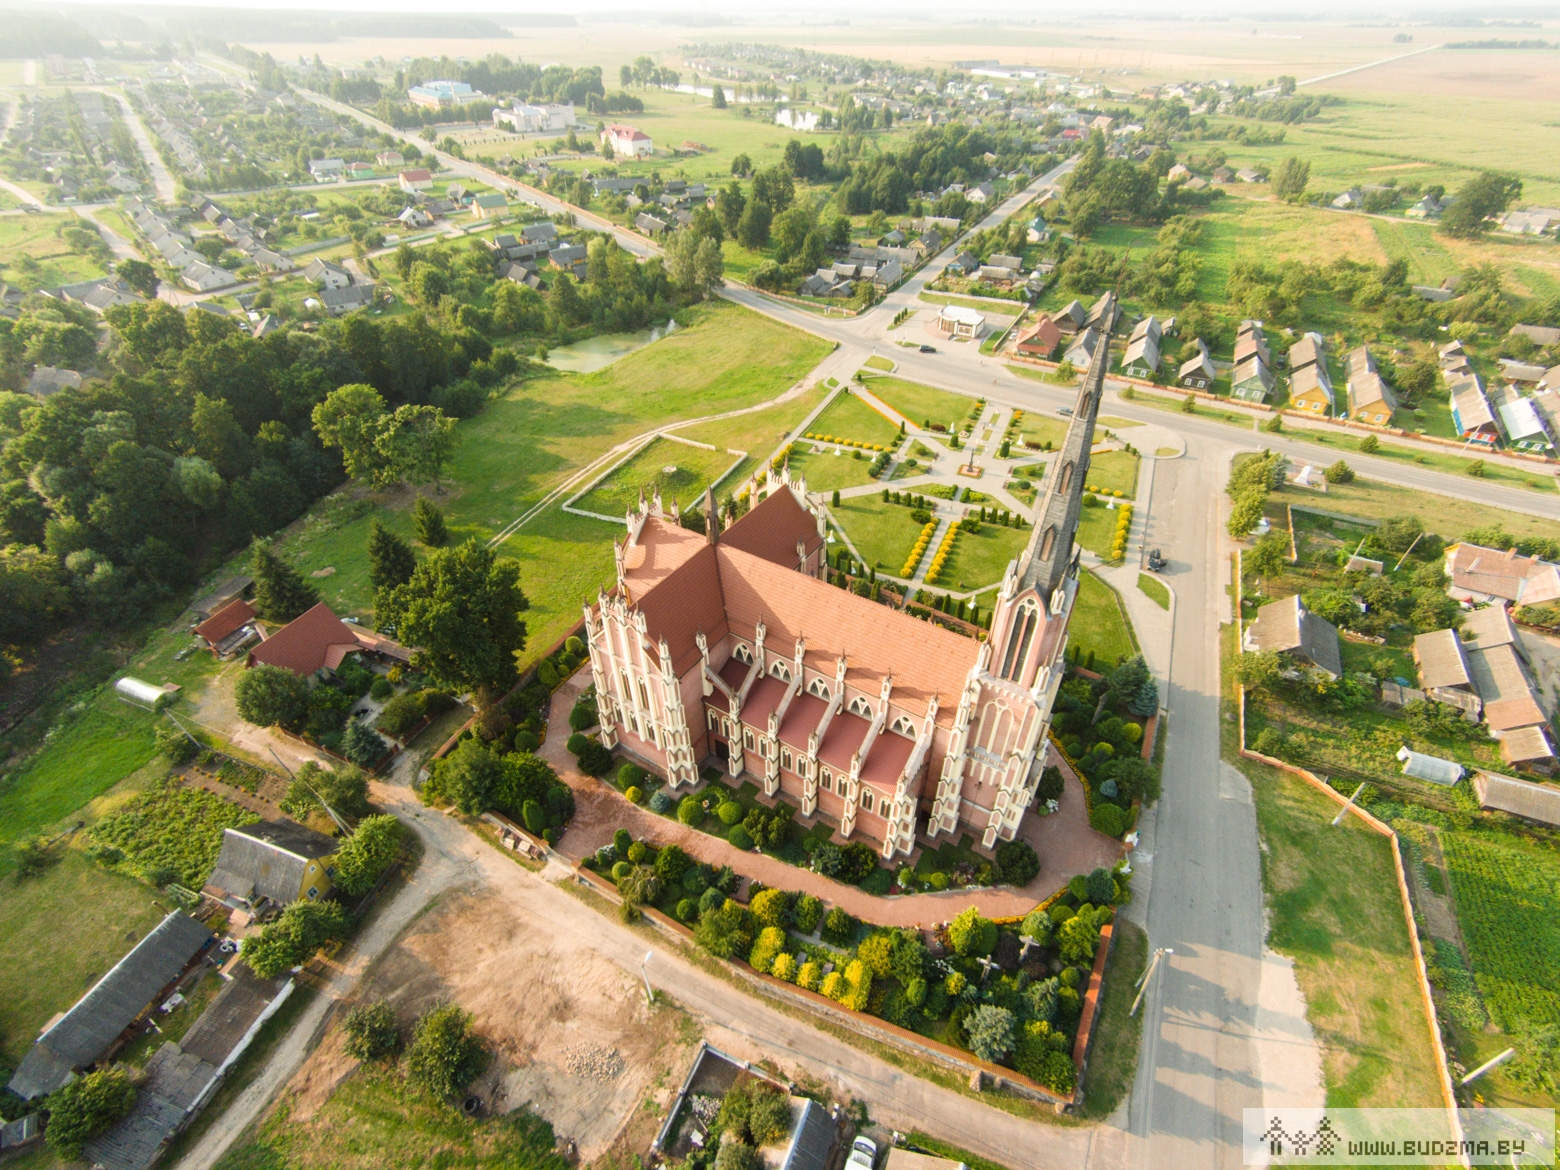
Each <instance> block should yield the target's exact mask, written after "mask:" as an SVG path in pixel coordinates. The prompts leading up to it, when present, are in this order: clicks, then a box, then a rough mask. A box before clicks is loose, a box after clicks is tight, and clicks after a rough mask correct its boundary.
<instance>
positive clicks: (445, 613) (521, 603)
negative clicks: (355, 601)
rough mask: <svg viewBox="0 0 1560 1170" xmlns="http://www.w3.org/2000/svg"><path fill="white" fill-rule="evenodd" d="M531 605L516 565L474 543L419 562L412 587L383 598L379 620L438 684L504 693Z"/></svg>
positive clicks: (389, 592) (399, 588)
mask: <svg viewBox="0 0 1560 1170" xmlns="http://www.w3.org/2000/svg"><path fill="white" fill-rule="evenodd" d="M529 605H530V603H529V602H528V601H527V600H526V596H525V593H524V592H523V591H522V590H521V588H520V565H519V563H518V562H517V561H514V560H512V559H510V558H507V557H504V558H500V557H499V556H498V555H497V554H496V553H494V551H493V550H492V549H490V548H485V547H484V546H483V545H482V543H481V542H480V541H478V540H477V539H476V538H475V537H473V538H472V539H470V540H468V541H467V542H466V543H465V544H462V545H458V546H456V547H455V548H448V549H441V550H439V551H438V552H436V553H434V554H433V555H431V556H429V557H428V558H427V559H426V560H424V561H422V563H420V564H419V565H418V566H417V570H416V571H415V572H414V573H413V574H412V579H411V580H410V581H408V582H407V583H406V584H405V585H400V586H397V587H396V588H394V589H390V590H387V591H386V592H385V593H384V594H383V595H382V596H381V599H380V602H379V614H380V617H381V620H383V621H386V622H392V623H394V624H395V626H396V629H397V631H398V637H399V638H400V639H401V641H402V642H404V643H406V644H407V645H412V646H416V647H418V649H417V651H416V652H415V653H414V655H413V658H412V661H413V664H414V665H416V666H417V667H418V668H419V669H420V670H425V671H427V672H428V675H429V677H430V678H431V679H432V680H433V682H434V683H435V684H436V685H438V686H441V687H444V688H446V689H449V690H457V691H471V690H476V689H477V688H478V687H482V686H486V687H491V688H493V689H495V690H503V689H505V688H507V687H508V686H509V685H510V684H511V683H513V682H514V679H515V673H516V670H515V652H516V651H518V650H520V649H521V648H523V647H524V646H525V634H526V630H525V622H524V621H523V620H522V619H521V617H520V615H521V613H523V612H524V611H525V610H526V609H527V608H528V606H529Z"/></svg>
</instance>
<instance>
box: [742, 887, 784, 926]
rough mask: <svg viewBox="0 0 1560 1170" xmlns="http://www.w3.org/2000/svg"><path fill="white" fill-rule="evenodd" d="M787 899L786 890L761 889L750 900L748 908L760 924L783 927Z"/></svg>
mask: <svg viewBox="0 0 1560 1170" xmlns="http://www.w3.org/2000/svg"><path fill="white" fill-rule="evenodd" d="M786 901H787V899H786V896H785V891H784V890H760V891H759V892H758V893H756V894H754V895H753V897H752V900H751V901H749V902H748V909H749V910H750V911H751V912H752V914H753V917H754V918H756V919H757V920H758V921H759V923H760V924H762V925H764V926H775V927H783V926H784V925H785V920H786Z"/></svg>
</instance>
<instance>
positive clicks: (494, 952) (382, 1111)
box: [260, 892, 688, 1167]
mask: <svg viewBox="0 0 1560 1170" xmlns="http://www.w3.org/2000/svg"><path fill="white" fill-rule="evenodd" d="M379 999H384V1000H387V1001H388V1002H389V1003H390V1005H391V1006H392V1007H393V1008H394V1010H395V1013H396V1017H397V1019H398V1020H399V1021H400V1022H401V1024H402V1025H403V1029H404V1027H405V1026H408V1025H409V1024H410V1022H411V1021H412V1020H413V1019H414V1018H416V1017H417V1016H418V1015H420V1014H421V1013H422V1012H424V1011H426V1010H427V1009H428V1008H429V1007H431V1006H432V1005H433V1004H435V1003H436V1002H438V1001H440V1000H452V1001H454V1002H456V1003H458V1004H460V1005H461V1007H463V1008H465V1009H466V1010H468V1011H470V1012H471V1013H472V1014H473V1015H474V1017H475V1021H474V1022H475V1027H476V1030H477V1032H478V1033H479V1034H480V1035H481V1037H482V1039H483V1041H484V1043H485V1044H486V1045H487V1047H488V1049H489V1050H490V1051H491V1052H492V1054H493V1061H492V1063H491V1065H490V1067H489V1068H488V1071H487V1072H485V1073H484V1074H483V1075H482V1077H481V1078H480V1079H479V1080H478V1081H477V1083H476V1084H475V1085H473V1087H472V1092H473V1093H475V1094H477V1095H479V1096H480V1097H481V1098H482V1100H483V1104H484V1109H483V1112H484V1114H485V1115H486V1116H485V1117H484V1119H483V1120H481V1121H479V1122H477V1123H475V1124H476V1126H478V1127H480V1128H482V1129H493V1130H494V1131H495V1133H494V1134H492V1135H491V1136H492V1138H493V1139H494V1140H502V1137H503V1134H502V1132H501V1126H502V1122H503V1120H504V1118H505V1115H512V1111H514V1110H519V1109H521V1108H522V1107H529V1109H530V1110H531V1111H532V1112H534V1113H536V1114H537V1115H539V1116H541V1117H542V1118H544V1119H545V1120H546V1121H548V1122H550V1123H551V1124H552V1126H553V1127H554V1129H555V1131H556V1132H557V1135H558V1137H559V1138H560V1139H561V1138H570V1139H573V1141H574V1142H575V1143H576V1144H577V1146H578V1148H579V1155H580V1160H581V1162H582V1163H589V1162H591V1161H593V1160H595V1159H596V1158H598V1157H600V1156H601V1155H602V1154H603V1153H605V1152H606V1151H607V1150H608V1148H610V1147H611V1146H612V1144H613V1141H614V1140H615V1139H616V1137H617V1135H618V1133H619V1131H620V1130H621V1129H622V1128H623V1126H624V1124H625V1123H626V1122H627V1121H628V1120H629V1119H630V1118H631V1116H632V1115H633V1114H634V1113H635V1111H636V1110H638V1109H639V1108H640V1106H641V1105H642V1104H643V1103H644V1101H645V1100H646V1097H647V1096H648V1095H650V1094H651V1093H653V1092H654V1091H656V1090H657V1088H658V1087H659V1086H661V1085H664V1084H667V1083H671V1082H675V1080H676V1074H675V1073H672V1072H671V1070H672V1069H674V1068H682V1067H686V1065H687V1061H688V1041H687V1038H686V1037H684V1036H683V1035H682V1033H681V1030H680V1021H681V1019H682V1017H681V1016H680V1015H679V1014H678V1013H674V1012H668V1011H665V1010H664V1009H657V1010H655V1011H654V1012H652V1011H651V1010H650V1009H649V1008H647V1006H646V1005H645V1001H644V991H643V989H642V988H641V987H640V986H639V985H638V983H636V982H635V981H634V979H633V978H632V977H631V976H629V975H628V974H625V973H624V972H623V971H622V970H621V969H619V968H618V967H617V966H615V965H614V964H613V963H611V962H610V961H609V960H607V959H605V958H602V957H601V956H600V955H598V954H596V953H595V952H594V951H592V950H590V949H588V948H585V947H579V946H577V945H576V944H575V943H572V942H568V941H564V940H558V939H555V938H554V937H552V936H551V935H550V934H547V933H544V932H540V931H538V930H537V929H536V928H535V924H534V922H530V921H528V920H527V919H526V916H525V914H524V912H523V910H522V909H521V908H519V907H517V906H515V905H513V904H511V903H510V902H509V901H507V900H506V899H504V898H502V897H500V896H499V895H498V894H496V893H492V892H483V893H475V894H459V895H455V896H452V897H449V898H446V899H445V900H443V901H441V902H440V903H438V904H437V905H436V906H435V907H434V908H433V909H432V910H430V911H429V912H428V913H427V914H425V915H424V916H423V917H422V918H420V919H418V920H417V922H416V924H415V925H414V926H412V927H411V928H410V930H409V931H408V932H407V933H406V934H405V935H404V936H402V938H401V939H400V940H399V941H397V943H396V944H395V945H394V946H393V947H392V948H390V950H388V951H387V952H386V953H385V955H384V956H383V957H382V958H381V959H380V960H379V961H378V962H377V963H376V964H375V966H374V967H373V968H372V969H371V970H370V972H369V974H368V975H367V977H366V978H365V980H364V983H363V985H362V988H361V991H360V995H359V1000H360V1002H365V1003H371V1002H374V1001H376V1000H379ZM342 1041H343V1037H342V1033H341V1031H340V1030H339V1029H337V1030H333V1031H332V1032H330V1033H329V1034H328V1035H327V1036H326V1037H325V1039H324V1041H323V1042H322V1043H321V1045H320V1047H319V1048H318V1049H317V1050H316V1051H315V1052H314V1054H313V1055H312V1056H311V1057H310V1058H309V1060H308V1061H307V1063H305V1064H304V1066H303V1068H302V1069H300V1070H299V1072H298V1074H297V1075H296V1076H295V1077H294V1078H293V1080H292V1082H291V1084H290V1085H289V1086H288V1089H287V1090H286V1092H285V1093H284V1094H283V1096H282V1097H281V1099H280V1101H279V1103H278V1106H277V1108H276V1109H275V1110H274V1111H273V1114H272V1116H271V1117H270V1118H269V1119H268V1120H267V1121H266V1122H265V1123H263V1124H262V1126H261V1132H260V1139H261V1141H262V1142H263V1143H264V1144H267V1145H272V1146H273V1147H275V1148H277V1149H278V1150H279V1151H280V1150H285V1151H286V1154H287V1155H288V1157H287V1162H288V1164H296V1165H298V1166H309V1167H313V1166H337V1165H341V1166H357V1165H364V1166H367V1165H369V1164H371V1163H370V1162H368V1161H364V1160H363V1156H364V1155H367V1154H371V1153H375V1152H377V1153H379V1154H380V1155H382V1157H383V1160H382V1161H380V1162H379V1163H378V1164H379V1165H392V1164H402V1165H406V1164H416V1163H415V1161H414V1158H413V1155H414V1154H415V1153H416V1152H418V1151H422V1152H423V1153H425V1154H426V1155H427V1156H429V1157H432V1156H433V1155H435V1154H436V1153H438V1143H437V1142H435V1143H434V1148H430V1149H427V1150H423V1146H424V1145H425V1144H426V1143H427V1141H428V1139H429V1138H430V1137H434V1136H436V1131H435V1130H434V1129H433V1127H432V1126H431V1125H430V1124H429V1121H428V1119H426V1118H424V1117H422V1116H421V1115H420V1109H419V1104H418V1102H417V1101H416V1100H414V1099H411V1095H409V1094H406V1093H404V1092H377V1091H375V1090H376V1083H377V1081H378V1080H380V1079H381V1078H382V1077H383V1074H379V1073H376V1072H374V1071H373V1070H366V1069H363V1068H361V1067H360V1066H359V1065H358V1063H357V1061H355V1060H353V1059H352V1058H351V1057H349V1056H347V1055H346V1053H345V1051H344V1050H343V1047H342ZM426 1111H427V1110H426V1108H425V1107H424V1108H423V1109H422V1110H421V1112H426ZM439 1112H440V1114H441V1115H442V1113H443V1112H444V1111H443V1110H442V1109H441V1110H439ZM449 1112H450V1114H451V1116H454V1111H453V1110H450V1111H449ZM518 1116H523V1115H518ZM471 1125H472V1123H469V1122H468V1123H465V1126H464V1127H457V1128H466V1127H470V1126H471ZM478 1136H480V1135H472V1134H470V1133H469V1132H468V1133H467V1134H466V1136H465V1139H464V1140H466V1141H470V1142H477V1144H478V1145H479V1146H480V1145H482V1144H484V1143H482V1142H480V1141H479V1140H478ZM364 1142H367V1143H368V1145H369V1146H370V1147H372V1149H370V1148H368V1147H365V1146H364V1145H363V1144H362V1143H364ZM480 1152H482V1153H484V1154H485V1155H487V1156H489V1157H495V1158H496V1156H497V1155H498V1154H499V1153H500V1150H499V1149H486V1150H481V1151H480ZM422 1164H426V1163H422ZM451 1164H459V1163H451ZM482 1164H484V1165H487V1164H494V1165H498V1164H504V1165H508V1164H510V1163H508V1162H507V1161H501V1160H495V1161H493V1162H491V1163H489V1162H487V1161H486V1160H484V1161H483V1162H482ZM524 1164H531V1163H530V1162H526V1163H524Z"/></svg>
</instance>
